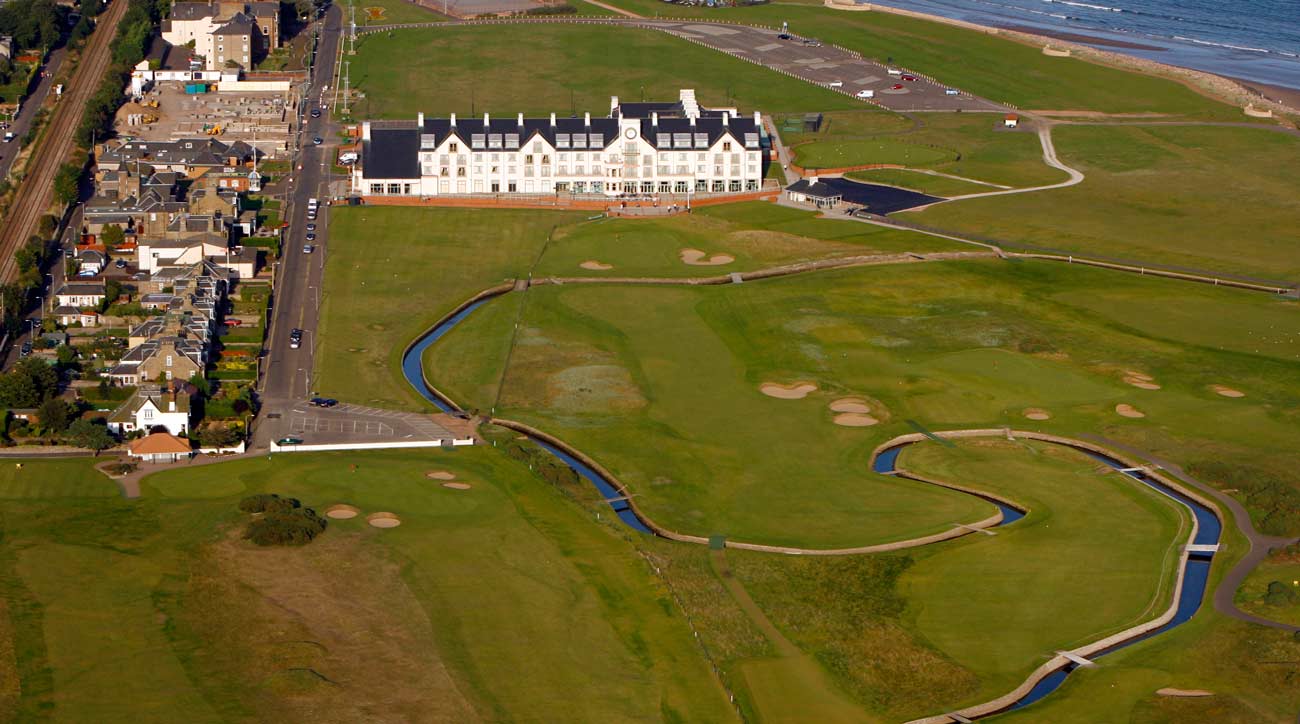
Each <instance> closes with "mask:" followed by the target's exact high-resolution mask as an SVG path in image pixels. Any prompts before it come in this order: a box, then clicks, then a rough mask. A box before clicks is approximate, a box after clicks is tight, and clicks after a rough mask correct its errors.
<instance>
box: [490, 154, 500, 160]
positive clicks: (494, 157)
mask: <svg viewBox="0 0 1300 724" xmlns="http://www.w3.org/2000/svg"><path fill="white" fill-rule="evenodd" d="M492 160H493V161H500V160H501V154H499V153H494V154H492Z"/></svg>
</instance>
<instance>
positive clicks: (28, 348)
mask: <svg viewBox="0 0 1300 724" xmlns="http://www.w3.org/2000/svg"><path fill="white" fill-rule="evenodd" d="M31 353H32V343H31V342H23V348H22V349H21V350H20V351H19V352H18V356H20V357H26V356H27V355H29V354H31Z"/></svg>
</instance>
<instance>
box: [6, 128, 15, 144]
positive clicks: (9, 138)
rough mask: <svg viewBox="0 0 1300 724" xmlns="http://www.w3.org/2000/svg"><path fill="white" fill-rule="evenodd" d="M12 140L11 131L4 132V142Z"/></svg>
mask: <svg viewBox="0 0 1300 724" xmlns="http://www.w3.org/2000/svg"><path fill="white" fill-rule="evenodd" d="M13 140H14V134H13V131H10V132H8V133H6V134H5V143H10V142H11V141H13Z"/></svg>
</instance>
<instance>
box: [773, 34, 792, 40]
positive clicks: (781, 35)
mask: <svg viewBox="0 0 1300 724" xmlns="http://www.w3.org/2000/svg"><path fill="white" fill-rule="evenodd" d="M776 37H777V39H778V40H789V39H790V38H791V37H793V36H791V35H790V34H789V33H781V34H780V35H777V36H776Z"/></svg>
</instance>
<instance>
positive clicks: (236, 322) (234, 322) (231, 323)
mask: <svg viewBox="0 0 1300 724" xmlns="http://www.w3.org/2000/svg"><path fill="white" fill-rule="evenodd" d="M225 325H226V326H227V327H242V326H243V325H244V320H242V319H227V320H226V321H225Z"/></svg>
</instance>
